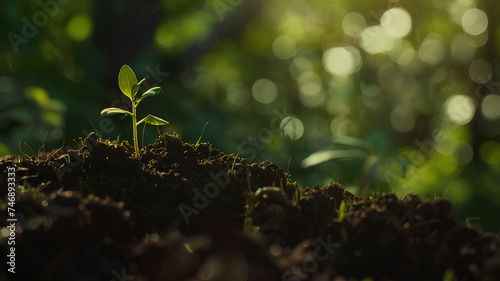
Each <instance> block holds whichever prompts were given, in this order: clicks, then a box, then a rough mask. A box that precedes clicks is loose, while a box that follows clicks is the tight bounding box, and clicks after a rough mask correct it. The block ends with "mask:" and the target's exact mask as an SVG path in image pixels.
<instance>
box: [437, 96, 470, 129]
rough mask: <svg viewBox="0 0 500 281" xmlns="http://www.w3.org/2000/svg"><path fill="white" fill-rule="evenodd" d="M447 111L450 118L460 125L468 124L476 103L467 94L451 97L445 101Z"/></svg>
mask: <svg viewBox="0 0 500 281" xmlns="http://www.w3.org/2000/svg"><path fill="white" fill-rule="evenodd" d="M444 108H445V112H446V117H448V119H449V120H450V121H452V122H454V123H456V124H458V125H463V124H467V123H469V122H470V120H472V117H473V116H474V112H475V110H476V105H475V104H474V101H473V100H472V98H470V97H468V96H465V95H454V96H451V97H449V98H448V99H447V100H446V103H445V106H444Z"/></svg>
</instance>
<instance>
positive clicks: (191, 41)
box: [0, 0, 500, 232]
mask: <svg viewBox="0 0 500 281" xmlns="http://www.w3.org/2000/svg"><path fill="white" fill-rule="evenodd" d="M499 10H500V4H499V3H497V1H479V0H448V1H446V0H423V1H364V0H363V1H335V0H328V1H326V0H311V1H288V0H287V1H284V0H266V1H264V0H253V1H250V0H245V1H243V0H240V1H236V0H211V1H185V0H168V1H167V0H166V1H153V0H150V1H101V2H98V1H91V0H81V1H69V0H61V1H56V0H49V1H41V2H40V1H37V0H34V1H26V0H25V1H15V0H5V1H2V2H1V4H0V31H1V32H0V35H1V36H2V40H1V41H0V42H1V45H0V95H1V99H0V100H1V102H0V110H1V111H0V131H1V135H0V155H7V154H22V152H23V153H26V154H28V155H33V154H37V153H38V151H39V150H40V149H41V150H46V151H49V150H52V149H57V148H62V149H68V148H69V147H75V146H76V145H77V144H78V143H79V142H80V140H79V139H80V138H82V137H85V136H86V135H87V134H88V133H89V132H90V131H92V130H98V131H99V132H100V133H101V134H102V135H103V136H104V137H105V138H110V139H117V138H118V137H119V138H120V139H121V140H123V139H126V140H132V132H131V124H130V123H131V120H130V118H123V117H122V116H112V117H109V118H108V119H105V118H102V117H100V116H99V113H100V111H101V110H102V109H103V108H105V107H111V106H115V107H121V108H125V109H128V107H129V105H128V103H126V102H125V101H126V100H124V99H122V98H123V97H124V96H123V95H122V94H121V93H120V91H119V88H118V83H117V77H118V71H119V69H120V67H121V66H122V65H124V64H128V65H130V66H131V67H132V69H133V70H134V71H135V73H136V75H137V78H138V79H139V80H140V79H142V78H146V82H145V84H146V85H147V86H150V87H153V86H161V87H162V89H163V91H164V93H165V94H164V95H161V96H159V97H154V98H150V99H148V100H144V101H143V102H142V103H141V106H139V108H138V114H139V119H141V118H143V117H144V116H146V114H149V113H151V114H154V115H156V116H159V117H161V118H163V119H165V120H168V121H169V122H170V125H168V126H165V127H161V128H160V130H161V132H171V133H173V132H175V133H177V134H179V135H181V136H182V139H183V140H184V141H186V142H191V143H195V142H196V141H197V140H198V138H199V137H200V135H201V133H202V129H203V127H204V125H205V124H206V122H209V124H208V125H207V126H206V129H205V131H204V134H203V138H202V140H203V141H207V142H210V143H212V144H213V146H214V147H216V148H219V149H221V150H222V151H224V152H225V153H228V154H230V153H233V154H235V155H236V154H239V156H240V157H244V158H247V159H248V160H249V161H250V162H255V161H264V160H270V161H273V162H275V163H277V164H278V165H280V167H282V168H283V169H284V170H285V171H288V172H290V173H291V174H292V180H293V181H297V182H298V183H299V184H301V185H303V186H314V185H320V186H323V185H326V184H328V183H329V182H331V181H332V182H339V183H341V184H343V185H344V186H345V187H346V188H348V189H349V190H351V191H353V192H354V193H355V194H357V195H370V194H372V193H373V192H384V191H394V192H396V193H397V194H398V195H399V196H402V195H404V194H406V193H407V192H412V193H416V194H421V195H425V196H428V197H433V196H438V197H445V198H447V199H449V200H450V201H451V202H452V203H453V204H454V211H453V212H454V214H455V215H456V216H458V218H459V219H460V220H461V221H463V222H464V223H465V221H466V219H467V218H469V220H468V221H469V222H470V223H472V224H473V225H475V226H478V227H480V228H483V229H485V230H488V231H493V232H498V231H499V230H500V220H498V214H499V213H500V186H499V185H500V184H499V183H500V143H499V138H498V136H499V135H500V96H499V93H500V90H499V89H500V77H499V75H498V68H499V67H498V65H499V63H498V62H499V61H498V55H499V51H500V31H499V30H500V29H499V26H500V25H499V20H498V17H497V16H496V14H495V13H496V11H499ZM144 90H145V88H142V90H141V91H144ZM139 133H140V134H142V126H141V127H140V128H139ZM157 136H158V131H157V130H156V129H155V128H154V127H152V126H149V127H147V128H146V129H145V137H144V144H149V143H151V142H153V141H154V139H155V138H156V137H157ZM21 151H22V152H21ZM476 217H479V218H480V219H479V220H477V219H470V218H476Z"/></svg>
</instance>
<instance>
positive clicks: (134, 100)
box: [101, 65, 168, 158]
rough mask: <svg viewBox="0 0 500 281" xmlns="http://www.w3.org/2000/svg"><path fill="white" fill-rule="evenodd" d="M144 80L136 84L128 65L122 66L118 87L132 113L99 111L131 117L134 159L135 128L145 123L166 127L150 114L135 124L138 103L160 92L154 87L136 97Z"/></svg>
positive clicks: (135, 144)
mask: <svg viewBox="0 0 500 281" xmlns="http://www.w3.org/2000/svg"><path fill="white" fill-rule="evenodd" d="M144 80H145V79H142V80H141V81H140V82H137V78H136V76H135V73H134V71H132V69H131V68H130V67H129V66H128V65H124V66H122V68H121V69H120V73H119V74H118V85H119V86H120V90H121V91H122V93H123V94H124V95H125V96H127V97H128V98H129V99H130V102H131V104H132V112H130V111H126V110H124V109H121V108H116V107H108V108H105V109H103V110H102V111H101V116H108V115H114V114H123V113H124V114H128V115H130V116H132V130H133V134H134V148H135V157H136V158H139V145H138V143H139V142H138V140H137V126H138V125H139V124H141V123H144V124H146V123H147V124H151V125H155V126H162V125H168V122H167V121H165V120H163V119H161V118H159V117H156V116H154V115H151V114H148V116H146V117H144V118H143V119H142V120H141V121H139V122H137V109H136V108H137V106H138V105H139V103H140V102H141V101H142V100H143V99H145V98H147V97H151V96H156V95H158V94H160V92H161V88H160V87H154V88H151V89H149V90H147V91H146V92H144V93H143V94H142V96H141V97H136V95H137V92H138V91H139V86H140V85H141V83H142V82H143V81H144Z"/></svg>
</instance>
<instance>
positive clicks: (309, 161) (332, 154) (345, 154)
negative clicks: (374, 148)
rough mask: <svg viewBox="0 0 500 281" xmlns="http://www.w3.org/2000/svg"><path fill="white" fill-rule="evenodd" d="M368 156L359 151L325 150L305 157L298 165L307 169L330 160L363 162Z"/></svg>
mask: <svg viewBox="0 0 500 281" xmlns="http://www.w3.org/2000/svg"><path fill="white" fill-rule="evenodd" d="M367 156H368V154H367V153H366V152H364V151H362V150H359V149H338V150H326V151H318V152H314V153H313V154H311V155H309V156H308V157H306V158H305V159H304V160H302V162H301V163H300V165H301V166H302V168H304V169H305V168H308V167H311V166H315V165H318V164H321V163H324V162H327V161H330V160H339V159H348V158H357V159H359V160H365V159H366V157H367Z"/></svg>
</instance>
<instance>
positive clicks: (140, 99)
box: [137, 87, 161, 104]
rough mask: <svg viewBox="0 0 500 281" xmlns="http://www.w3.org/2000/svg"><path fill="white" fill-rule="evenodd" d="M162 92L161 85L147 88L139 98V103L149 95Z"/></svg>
mask: <svg viewBox="0 0 500 281" xmlns="http://www.w3.org/2000/svg"><path fill="white" fill-rule="evenodd" d="M160 92H161V88H160V87H154V88H151V89H149V90H147V91H146V92H144V94H142V96H141V97H140V98H139V99H138V100H137V103H138V104H139V102H140V101H142V100H143V99H145V98H147V97H152V96H156V95H158V94H160Z"/></svg>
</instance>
